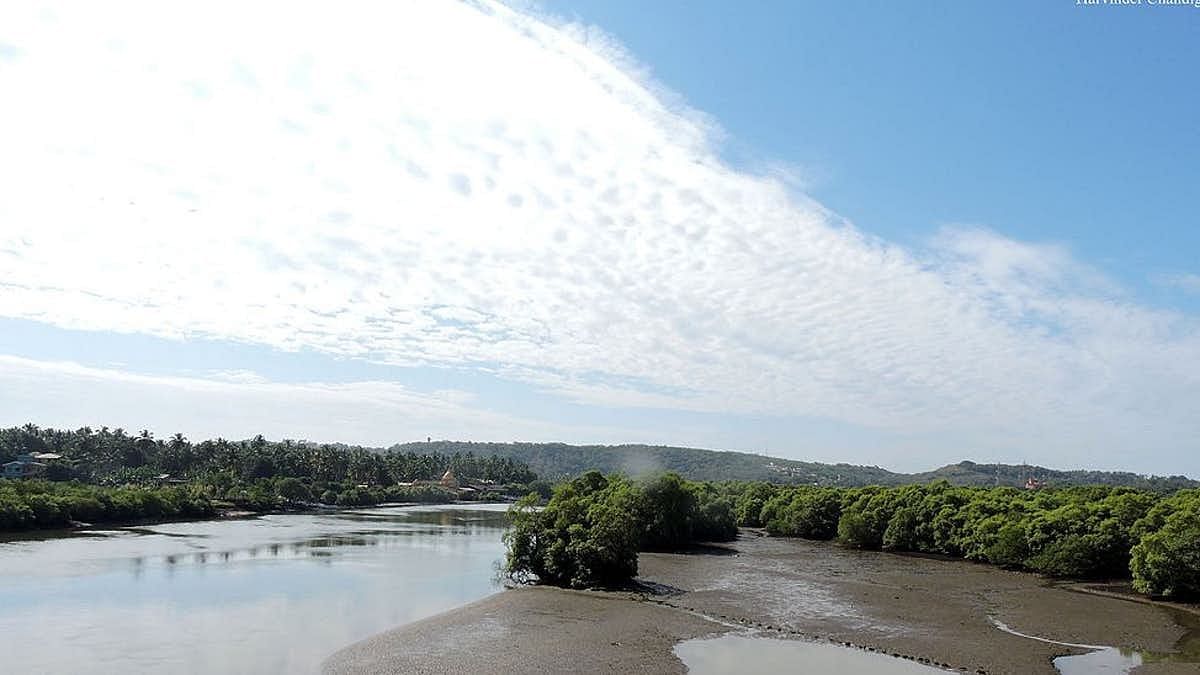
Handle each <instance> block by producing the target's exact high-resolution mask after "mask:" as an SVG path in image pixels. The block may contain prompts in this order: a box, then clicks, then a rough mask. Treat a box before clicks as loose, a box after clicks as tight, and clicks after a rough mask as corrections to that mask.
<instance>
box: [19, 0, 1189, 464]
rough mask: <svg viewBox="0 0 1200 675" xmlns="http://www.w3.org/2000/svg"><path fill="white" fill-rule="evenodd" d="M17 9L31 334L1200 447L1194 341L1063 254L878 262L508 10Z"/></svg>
mask: <svg viewBox="0 0 1200 675" xmlns="http://www.w3.org/2000/svg"><path fill="white" fill-rule="evenodd" d="M5 11H6V14H8V15H10V16H8V18H7V20H6V21H5V22H4V24H3V25H2V26H0V43H3V44H5V45H10V49H9V50H8V52H7V53H10V54H12V55H13V56H12V57H10V58H8V59H7V60H5V61H0V90H3V91H5V92H6V101H7V102H6V104H5V106H4V110H3V111H2V112H0V115H2V116H3V124H0V147H4V148H6V152H5V158H4V159H3V160H0V184H3V185H5V186H6V188H5V190H4V191H3V192H2V193H0V315H2V316H7V317H14V318H20V319H29V320H35V321H41V322H46V323H51V324H54V325H57V326H62V327H68V328H84V329H90V330H102V331H120V332H129V333H146V334H152V335H159V336H165V337H171V338H179V339H194V338H199V337H203V338H207V339H217V340H228V341H237V342H244V343H254V344H262V345H268V346H271V347H274V348H278V349H283V350H295V349H301V348H303V349H307V350H315V351H318V352H322V353H326V354H329V355H337V356H351V357H361V358H365V359H370V360H374V361H378V362H381V363H388V364H395V365H420V366H436V367H443V366H444V367H455V368H471V369H479V370H481V371H485V372H488V373H492V374H497V375H500V376H502V377H505V378H509V379H511V380H512V381H516V382H521V383H526V384H533V385H536V386H538V387H540V388H542V389H543V390H545V391H547V392H551V393H553V394H555V395H557V396H560V397H563V398H565V399H567V400H570V401H574V402H578V403H582V404H586V405H594V406H606V407H616V408H625V407H629V408H653V409H673V410H687V411H696V412H701V413H710V414H723V413H735V414H753V415H770V416H783V417H795V416H803V417H815V418H829V419H833V420H838V421H840V422H845V423H848V424H853V425H860V426H862V427H866V428H871V429H881V430H887V431H889V432H893V433H897V434H930V433H935V432H939V431H945V432H946V434H947V436H948V437H954V438H956V439H961V438H964V437H965V438H970V439H974V441H975V442H977V443H978V444H980V445H986V446H988V447H997V446H1000V447H1012V448H1029V447H1044V448H1047V451H1048V452H1060V453H1075V454H1074V455H1059V456H1064V457H1065V456H1082V454H1081V453H1085V452H1091V451H1093V450H1096V451H1105V452H1110V453H1125V452H1131V449H1132V448H1135V447H1136V448H1137V449H1138V450H1150V449H1153V451H1154V452H1161V453H1163V455H1162V456H1163V457H1166V456H1168V455H1169V454H1171V453H1177V452H1178V451H1179V450H1180V449H1181V448H1182V447H1184V446H1185V445H1186V444H1187V443H1189V442H1190V441H1189V440H1188V439H1194V438H1195V437H1196V436H1197V433H1198V432H1200V422H1197V419H1196V416H1195V415H1194V411H1192V410H1190V409H1189V406H1188V405H1187V402H1188V401H1189V400H1191V401H1194V400H1195V398H1196V395H1197V393H1200V324H1198V321H1197V318H1196V317H1195V316H1190V315H1186V314H1183V313H1179V312H1169V311H1163V310H1152V309H1149V308H1146V307H1143V306H1140V305H1139V304H1137V302H1136V300H1134V299H1132V297H1131V296H1130V295H1129V294H1128V293H1127V292H1125V291H1124V290H1122V289H1121V288H1120V287H1119V286H1118V285H1117V284H1116V283H1115V282H1112V281H1110V280H1108V279H1105V278H1104V276H1103V275H1102V274H1100V273H1099V272H1097V271H1095V270H1093V269H1091V268H1089V266H1088V265H1086V264H1085V263H1083V262H1080V261H1078V260H1076V259H1075V257H1074V256H1073V255H1072V254H1071V251H1070V248H1069V246H1068V245H1064V244H1062V243H1054V244H1047V243H1028V242H1019V241H1014V240H1011V239H1009V238H1006V237H1004V236H1003V235H1001V234H998V233H997V232H996V231H994V230H991V229H988V228H986V227H977V226H970V227H948V228H946V229H944V230H943V231H942V233H941V234H940V235H939V236H938V237H936V238H935V239H934V240H933V241H931V242H929V245H928V246H927V247H924V248H921V249H907V248H902V247H899V246H896V245H893V244H890V243H888V242H886V241H881V240H877V239H874V238H872V237H870V236H868V235H866V234H864V233H863V232H862V231H860V230H859V229H857V228H856V227H855V226H854V225H852V224H848V223H845V222H844V221H843V220H842V219H840V218H839V217H838V216H837V215H836V214H834V213H831V212H830V211H829V210H827V209H826V208H824V207H823V206H821V205H820V204H818V203H815V202H814V201H812V200H810V199H807V198H805V197H803V196H802V195H796V194H795V190H794V185H791V184H789V183H787V182H785V181H784V180H783V179H781V178H780V177H779V176H778V174H777V172H773V171H767V172H764V173H762V174H755V173H749V172H746V171H744V170H738V169H736V168H734V167H731V166H729V165H727V164H726V163H724V162H723V161H722V160H721V159H720V152H719V150H720V147H719V144H720V143H721V136H720V131H719V128H718V127H717V126H716V125H715V124H714V123H713V122H712V121H711V120H710V119H708V118H707V117H705V116H704V115H703V114H700V113H698V112H696V111H692V110H689V109H687V107H686V106H684V105H682V104H681V102H680V101H679V100H678V98H677V97H674V96H673V95H670V94H669V93H667V92H665V91H664V89H663V88H662V87H660V86H658V85H657V84H655V83H653V82H652V81H650V80H648V79H647V78H646V77H645V75H644V73H643V71H642V70H641V69H639V68H638V67H637V65H636V64H635V63H634V62H633V61H632V59H631V58H630V57H629V56H628V55H627V54H626V53H625V52H624V51H622V50H621V49H620V47H619V46H618V45H616V44H615V43H614V42H613V41H612V40H611V39H610V38H607V37H605V36H604V35H603V33H600V32H598V31H595V30H591V29H588V28H586V27H581V26H576V25H571V24H561V23H557V22H555V21H551V20H545V19H543V18H540V17H537V16H533V15H529V14H524V13H520V12H517V11H513V10H511V9H509V8H507V7H505V6H503V5H499V4H494V3H487V2H480V3H455V2H445V3H397V4H395V5H389V6H387V8H386V10H381V9H380V7H379V6H376V5H369V6H368V5H366V4H355V3H351V4H350V5H348V6H347V5H339V6H337V7H336V8H335V7H333V6H328V7H321V6H313V5H301V6H295V7H289V8H288V11H287V13H286V14H283V15H280V14H278V13H275V12H269V11H267V10H265V9H262V8H258V7H254V6H250V7H243V6H238V7H237V9H236V15H237V20H231V19H230V17H231V15H232V13H234V6H233V5H223V4H220V3H217V4H216V5H211V4H209V5H204V6H202V7H201V6H196V7H191V8H180V7H175V6H172V7H166V6H162V5H156V4H152V3H146V4H140V3H139V4H121V3H117V4H105V5H104V6H103V7H101V6H89V5H80V6H73V7H72V8H71V11H70V12H67V11H62V12H58V13H48V12H43V11H40V10H39V8H37V7H36V6H33V5H30V6H28V7H21V8H16V9H13V8H8V9H6V10H5ZM381 12H385V13H383V14H381ZM135 15H136V20H133V19H134V17H135ZM68 46H70V49H68V48H67V47H68ZM79 54H86V55H87V57H86V58H79V57H78V56H77V55H79ZM219 377H220V379H222V380H225V381H226V383H230V382H232V383H234V384H237V385H238V386H241V387H246V386H258V384H261V383H256V382H255V381H254V380H253V378H248V377H247V376H245V374H234V375H228V374H226V375H224V376H219ZM263 386H265V385H263ZM462 403H463V405H469V402H466V401H464V402H462ZM509 435H512V434H509ZM597 440H606V439H597ZM796 445H797V447H802V443H801V442H799V441H798V442H797V444H796ZM969 451H970V449H969V448H964V449H961V450H958V451H957V452H959V454H967V453H969ZM1160 465H1161V462H1160ZM1195 468H1200V467H1196V466H1195V465H1193V469H1195Z"/></svg>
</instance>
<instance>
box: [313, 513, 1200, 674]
mask: <svg viewBox="0 0 1200 675" xmlns="http://www.w3.org/2000/svg"><path fill="white" fill-rule="evenodd" d="M640 572H641V576H640V578H641V580H642V581H644V582H648V583H651V584H656V585H659V586H658V588H659V592H658V593H655V594H645V595H641V594H635V593H621V592H610V593H601V592H582V593H581V592H570V591H562V590H556V589H549V588H525V589H516V590H510V591H505V592H502V593H499V594H497V595H494V596H492V597H490V598H487V599H485V600H482V601H480V602H477V603H475V604H472V605H469V606H467V607H463V608H461V609H458V610H454V611H452V612H449V613H446V614H443V615H440V616H437V617H433V618H431V619H428V620H425V621H422V622H418V623H415V624H411V625H409V626H404V627H401V628H399V629H396V630H393V631H390V632H388V633H384V634H381V635H378V636H376V637H373V638H371V639H369V640H366V641H364V642H361V643H358V644H356V645H353V646H351V647H348V648H347V649H344V650H342V651H340V652H338V653H337V654H336V655H334V656H333V657H331V658H330V660H329V661H328V662H327V663H326V666H325V667H326V672H329V673H409V672H431V673H441V672H444V673H451V672H468V671H474V672H487V673H494V672H495V673H498V672H564V671H573V672H655V673H669V672H682V670H683V665H682V663H681V662H679V661H678V659H676V658H675V656H674V655H673V654H672V651H671V650H672V647H673V646H674V645H675V644H676V643H677V642H679V641H680V640H685V639H690V638H693V637H700V636H705V635H716V634H720V633H723V632H728V631H730V630H734V627H735V626H736V627H740V626H750V627H755V628H758V629H760V630H762V631H763V632H764V634H767V635H772V636H777V637H784V638H808V639H820V640H832V641H834V642H839V643H852V644H854V645H856V646H859V647H865V648H869V649H872V650H876V651H883V652H885V653H889V654H891V653H895V654H899V655H902V656H904V657H906V658H912V659H917V660H921V661H924V662H931V663H936V664H948V665H949V666H951V667H952V668H954V669H961V670H965V671H967V672H972V673H975V672H980V671H982V672H985V673H1013V674H1018V673H1019V674H1025V673H1054V672H1055V670H1054V667H1053V665H1052V663H1051V662H1052V659H1053V658H1054V657H1056V656H1061V655H1065V654H1072V653H1082V650H1079V649H1073V648H1070V647H1064V646H1060V645H1055V644H1051V643H1048V642H1041V641H1036V640H1030V639H1026V638H1021V637H1018V636H1015V635H1011V634H1008V633H1005V632H1003V631H1000V630H998V629H997V628H996V627H995V625H994V624H993V623H992V621H991V619H992V618H995V619H996V620H998V621H1001V622H1003V623H1004V624H1006V625H1008V626H1011V627H1012V628H1013V629H1015V630H1018V631H1020V632H1022V633H1026V634H1029V635H1036V636H1039V637H1043V638H1046V639H1050V640H1055V641H1060V642H1069V643H1078V644H1091V645H1111V646H1115V647H1120V648H1124V649H1136V650H1145V651H1152V652H1170V651H1172V650H1173V649H1174V648H1175V646H1176V644H1177V642H1178V641H1179V640H1180V638H1181V636H1183V635H1184V633H1185V631H1184V629H1183V628H1182V627H1181V626H1180V625H1178V624H1177V623H1176V620H1175V618H1174V615H1173V614H1171V613H1169V612H1168V611H1166V610H1165V609H1163V608H1160V607H1157V606H1153V605H1147V604H1143V603H1136V602H1129V601H1126V600H1122V599H1119V598H1112V597H1103V596H1098V595H1089V594H1084V593H1078V592H1073V591H1070V590H1067V589H1063V588H1058V587H1054V586H1050V585H1048V584H1046V583H1045V581H1044V580H1042V579H1041V578H1039V577H1037V576H1034V575H1030V574H1020V573H1015V572H1006V571H1003V570H998V569H995V568H992V567H987V566H983V565H975V564H971V563H967V562H963V561H956V560H940V559H931V558H923V557H910V556H898V555H890V554H883V553H871V552H858V551H848V550H844V549H841V548H839V547H837V546H834V545H831V544H828V543H816V542H805V541H800V540H791V539H772V538H768V537H758V536H755V535H754V534H753V533H743V536H742V538H740V539H739V540H738V541H737V542H736V543H735V544H734V545H732V546H731V547H730V551H729V554H715V553H700V554H691V555H668V554H643V555H642V556H641V570H640ZM706 617H707V618H706ZM1197 672H1200V665H1196V664H1187V663H1150V664H1147V665H1145V666H1143V667H1142V668H1140V669H1138V673H1139V674H1141V673H1152V674H1160V673H1197Z"/></svg>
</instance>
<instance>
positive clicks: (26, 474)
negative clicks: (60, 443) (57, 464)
mask: <svg viewBox="0 0 1200 675" xmlns="http://www.w3.org/2000/svg"><path fill="white" fill-rule="evenodd" d="M56 459H62V455H59V454H56V453H53V452H27V453H25V454H22V455H17V458H16V459H14V460H13V461H11V462H5V463H4V477H5V478H13V479H19V478H35V477H37V476H40V475H42V473H43V472H45V470H46V463H47V462H52V461H54V460H56Z"/></svg>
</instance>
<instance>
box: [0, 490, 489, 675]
mask: <svg viewBox="0 0 1200 675" xmlns="http://www.w3.org/2000/svg"><path fill="white" fill-rule="evenodd" d="M504 510H505V507H504V506H503V505H471V506H461V505H456V506H436V507H429V506H419V507H377V508H364V509H357V510H352V511H330V512H322V513H306V514H279V515H269V516H262V517H258V518H248V519H244V520H220V521H199V522H185V523H168V524H161V525H150V526H143V527H127V528H112V529H90V530H82V531H76V532H71V533H65V534H57V535H55V536H48V537H41V538H32V539H29V538H27V539H6V540H0V664H3V665H2V666H0V670H3V671H4V672H9V673H114V672H127V673H134V672H136V673H285V672H286V673H311V672H316V671H317V670H318V669H319V666H320V663H321V661H322V660H324V658H325V657H327V656H329V655H330V654H331V653H333V652H334V651H336V650H337V649H339V648H341V647H344V646H346V645H349V644H351V643H353V642H355V641H357V640H360V639H362V638H365V637H367V636H369V635H372V634H375V633H377V632H380V631H383V630H386V629H388V628H392V627H394V626H397V625H400V624H404V623H408V622H411V621H415V620H417V619H421V618H424V617H427V616H431V615H433V614H437V613H439V612H442V611H444V610H447V609H449V608H452V607H456V606H460V605H463V604H466V603H469V602H471V601H474V600H477V599H479V598H482V597H484V596H486V595H488V594H490V593H492V592H494V591H496V590H498V588H499V585H498V582H497V581H496V579H497V574H496V569H497V566H498V564H499V562H500V560H501V559H502V557H503V554H504V547H503V544H502V542H501V534H502V532H503V529H504V526H505V519H504Z"/></svg>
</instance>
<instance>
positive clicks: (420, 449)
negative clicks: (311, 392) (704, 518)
mask: <svg viewBox="0 0 1200 675" xmlns="http://www.w3.org/2000/svg"><path fill="white" fill-rule="evenodd" d="M389 449H390V450H399V451H401V452H416V453H430V452H440V453H448V454H453V453H456V452H463V453H465V452H473V453H475V454H476V455H480V456H489V457H490V456H496V455H499V456H503V457H510V458H512V459H516V460H519V461H521V462H524V463H526V464H528V465H529V468H531V469H533V470H534V471H535V472H536V473H537V474H538V475H539V476H541V477H543V478H548V479H552V480H554V479H558V478H564V477H567V476H574V475H576V474H579V473H582V472H583V471H587V470H588V469H599V470H600V471H604V472H611V471H622V472H625V473H628V474H633V475H636V474H641V473H647V472H653V471H675V472H677V473H679V474H680V475H682V476H684V477H686V478H690V479H692V480H762V481H770V482H773V483H792V484H799V483H805V484H810V485H811V484H815V485H838V486H851V487H853V486H861V485H905V484H909V483H926V482H929V481H933V480H938V479H945V480H947V481H949V482H950V483H952V484H954V485H1007V486H1012V487H1023V486H1024V485H1025V482H1026V481H1027V480H1029V479H1030V478H1033V479H1036V480H1038V481H1041V482H1043V483H1046V484H1048V485H1119V486H1126V487H1136V488H1142V489H1148V490H1178V489H1182V488H1194V487H1200V482H1197V481H1194V480H1191V479H1190V478H1187V477H1186V476H1143V475H1140V474H1136V473H1130V472H1124V471H1087V470H1074V471H1061V470H1057V469H1048V468H1046V467H1041V466H1031V465H1020V464H977V463H975V462H969V461H964V462H959V463H958V464H949V465H946V466H943V467H941V468H939V469H934V470H933V471H925V472H922V473H896V472H893V471H888V470H887V469H881V468H879V467H877V466H861V465H856V464H825V463H821V462H801V461H797V460H791V459H780V458H777V457H767V456H765V455H755V454H750V453H746V452H728V451H717V450H704V449H701V448H679V447H672V446H664V445H567V444H565V443H474V442H466V441H432V442H425V443H403V444H397V445H393V446H392V447H391V448H389Z"/></svg>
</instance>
